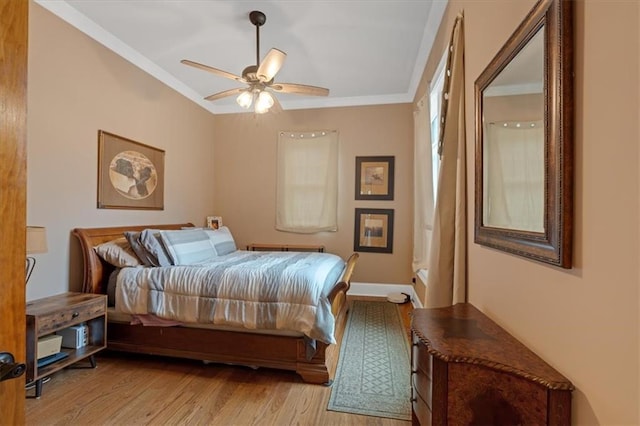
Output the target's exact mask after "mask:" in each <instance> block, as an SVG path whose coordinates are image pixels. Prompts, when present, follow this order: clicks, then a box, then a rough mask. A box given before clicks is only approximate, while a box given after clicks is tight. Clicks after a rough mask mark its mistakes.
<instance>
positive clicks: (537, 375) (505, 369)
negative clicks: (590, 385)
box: [411, 303, 573, 426]
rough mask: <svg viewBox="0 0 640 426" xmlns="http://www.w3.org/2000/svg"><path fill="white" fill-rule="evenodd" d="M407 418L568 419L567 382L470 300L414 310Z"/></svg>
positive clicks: (477, 421) (495, 422)
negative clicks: (442, 306) (409, 404)
mask: <svg viewBox="0 0 640 426" xmlns="http://www.w3.org/2000/svg"><path fill="white" fill-rule="evenodd" d="M411 335H412V339H413V349H412V356H411V358H412V390H411V392H412V395H411V397H412V418H413V424H414V425H418V424H419V425H438V426H440V425H492V426H500V425H570V424H571V391H572V390H573V385H572V384H571V382H570V381H569V380H567V379H566V378H565V377H564V376H562V375H561V374H560V373H558V372H557V371H556V370H554V369H553V368H552V367H551V366H550V365H549V364H547V363H546V362H544V361H543V360H542V359H541V358H540V357H538V356H537V355H536V354H534V353H533V352H532V351H531V350H529V349H527V347H526V346H524V345H523V344H522V343H520V342H519V341H518V340H516V339H515V338H514V337H513V336H511V335H510V334H509V333H507V332H506V331H505V330H503V329H502V328H501V327H500V326H498V325H497V324H496V323H495V322H493V321H492V320H490V319H489V318H488V317H486V316H485V315H484V314H482V313H481V312H480V311H479V310H477V309H476V308H475V307H474V306H472V305H471V304H468V303H459V304H457V305H454V306H452V307H448V308H437V309H416V310H414V311H413V317H412V321H411Z"/></svg>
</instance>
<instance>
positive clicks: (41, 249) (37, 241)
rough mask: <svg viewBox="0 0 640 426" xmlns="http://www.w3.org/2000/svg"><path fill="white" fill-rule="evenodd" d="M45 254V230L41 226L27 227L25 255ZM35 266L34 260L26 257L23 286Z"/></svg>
mask: <svg viewBox="0 0 640 426" xmlns="http://www.w3.org/2000/svg"><path fill="white" fill-rule="evenodd" d="M46 252H47V228H45V227H43V226H27V254H38V253H46ZM35 266H36V259H35V258H34V257H32V256H27V264H26V268H27V270H26V281H25V285H26V284H27V283H28V282H29V277H31V273H32V272H33V268H34V267H35Z"/></svg>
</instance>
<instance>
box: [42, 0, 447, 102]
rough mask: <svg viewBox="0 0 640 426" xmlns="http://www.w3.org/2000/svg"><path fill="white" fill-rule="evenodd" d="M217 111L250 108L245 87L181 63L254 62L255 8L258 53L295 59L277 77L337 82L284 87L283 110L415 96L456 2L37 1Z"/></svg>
mask: <svg viewBox="0 0 640 426" xmlns="http://www.w3.org/2000/svg"><path fill="white" fill-rule="evenodd" d="M35 1H36V3H38V4H40V5H41V6H43V7H45V8H46V9H48V10H49V11H51V12H52V13H54V14H56V15H57V16H59V17H60V18H62V19H63V20H65V21H67V22H68V23H70V24H71V25H73V26H75V27H76V28H78V29H79V30H80V31H83V32H84V33H86V34H87V35H89V36H90V37H92V38H94V39H95V40H97V41H98V42H100V43H102V44H103V45H105V46H106V47H108V48H109V49H111V50H113V51H114V52H116V53H117V54H119V55H120V56H122V57H124V58H125V59H127V60H129V61H130V62H132V63H134V64H135V65H137V66H138V67H140V68H141V69H143V70H145V71H146V72H148V73H149V74H151V75H153V76H155V77H156V78H158V79H159V80H161V81H162V82H164V83H165V84H167V85H168V86H170V87H173V88H174V89H175V90H177V91H178V92H180V93H182V94H183V95H184V96H186V97H188V98H189V99H191V100H193V101H194V102H196V103H198V104H199V105H201V106H202V107H203V108H205V109H207V110H208V111H210V112H212V113H216V114H218V113H232V112H243V111H244V110H243V109H241V108H240V107H239V106H238V105H237V104H236V103H235V97H230V98H225V99H221V100H218V101H213V102H210V101H205V100H203V98H204V97H205V96H208V95H211V94H213V93H216V92H220V91H223V90H227V89H232V88H235V87H241V86H242V84H241V83H238V82H235V81H233V80H230V79H226V78H223V77H220V76H218V75H214V74H211V73H208V72H206V71H202V70H199V69H196V68H192V67H189V66H186V65H183V64H181V63H180V60H181V59H190V60H192V61H195V62H200V63H203V64H206V65H210V66H212V67H215V68H218V69H222V70H224V71H228V72H230V73H233V74H238V75H240V74H241V73H242V70H243V69H244V68H245V67H246V66H248V65H255V62H256V29H255V26H254V25H253V24H251V22H250V21H249V12H251V11H252V10H260V11H262V12H264V13H265V15H266V17H267V20H266V23H265V24H264V25H263V26H262V27H261V28H260V57H261V58H262V57H264V55H265V54H266V53H267V51H268V50H269V49H270V48H272V47H276V48H278V49H280V50H282V51H284V52H286V53H287V59H286V61H285V63H284V66H283V67H282V69H281V70H280V72H279V73H278V74H277V75H276V77H275V81H276V82H280V83H301V84H308V85H313V86H321V87H326V88H328V89H330V94H329V96H328V97H313V96H300V95H292V94H278V95H277V97H278V99H279V100H280V103H281V104H282V107H283V108H284V109H301V108H322V107H335V106H352V105H374V104H388V103H404V102H411V101H413V97H414V95H415V91H416V89H417V86H418V83H419V82H420V78H421V76H422V72H423V70H424V66H425V63H426V60H427V57H428V55H429V52H430V49H431V45H432V43H433V39H434V38H435V35H436V33H437V31H438V27H439V25H440V21H441V19H442V16H443V14H444V9H445V7H446V5H447V1H448V0H368V1H364V0H262V1H255V0H246V1H245V0H242V1H231V0H154V1H151V0H66V1H63V0H35Z"/></svg>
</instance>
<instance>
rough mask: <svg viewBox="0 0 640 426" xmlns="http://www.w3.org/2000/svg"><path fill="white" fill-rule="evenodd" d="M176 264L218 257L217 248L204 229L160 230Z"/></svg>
mask: <svg viewBox="0 0 640 426" xmlns="http://www.w3.org/2000/svg"><path fill="white" fill-rule="evenodd" d="M160 238H162V242H163V243H164V246H165V248H166V249H167V251H168V252H169V256H170V257H171V259H172V261H173V264H174V265H193V264H196V263H203V262H206V261H208V260H211V258H214V257H216V249H215V248H214V247H213V243H212V242H211V239H210V238H209V237H208V235H207V234H206V233H205V231H203V230H202V229H185V230H175V231H160Z"/></svg>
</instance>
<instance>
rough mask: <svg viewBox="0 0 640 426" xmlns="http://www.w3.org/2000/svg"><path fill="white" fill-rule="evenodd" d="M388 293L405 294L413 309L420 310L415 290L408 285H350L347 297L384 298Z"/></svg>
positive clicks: (420, 306)
mask: <svg viewBox="0 0 640 426" xmlns="http://www.w3.org/2000/svg"><path fill="white" fill-rule="evenodd" d="M389 293H407V294H408V295H409V296H411V303H412V304H413V307H414V308H417V309H419V308H422V302H421V301H420V300H419V298H418V295H417V294H416V291H415V289H414V288H413V286H412V285H410V284H376V283H354V282H352V283H351V287H349V291H348V292H347V295H349V296H368V297H384V298H386V297H387V295H388V294H389Z"/></svg>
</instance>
